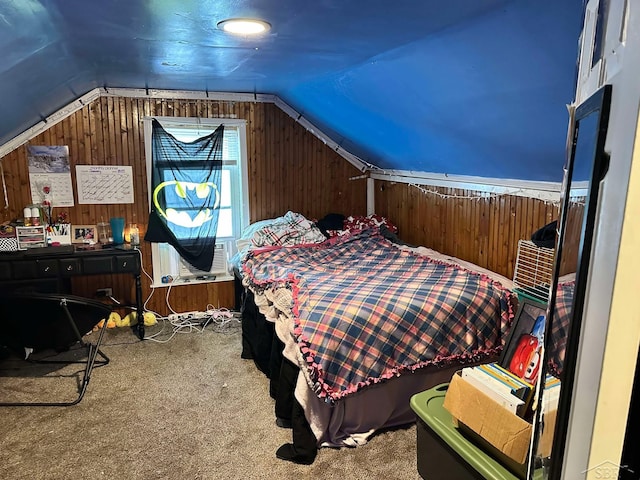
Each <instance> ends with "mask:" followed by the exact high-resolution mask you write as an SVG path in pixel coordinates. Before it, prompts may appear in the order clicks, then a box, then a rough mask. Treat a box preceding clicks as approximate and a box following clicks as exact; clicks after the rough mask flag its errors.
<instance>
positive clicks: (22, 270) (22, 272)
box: [11, 260, 38, 280]
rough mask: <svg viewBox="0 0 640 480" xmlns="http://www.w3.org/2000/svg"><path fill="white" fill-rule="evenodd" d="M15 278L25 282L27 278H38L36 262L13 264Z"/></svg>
mask: <svg viewBox="0 0 640 480" xmlns="http://www.w3.org/2000/svg"><path fill="white" fill-rule="evenodd" d="M11 263H12V265H11V266H12V267H13V268H12V269H13V278H14V279H15V280H24V279H26V278H38V265H37V264H36V261H35V260H28V261H18V262H11Z"/></svg>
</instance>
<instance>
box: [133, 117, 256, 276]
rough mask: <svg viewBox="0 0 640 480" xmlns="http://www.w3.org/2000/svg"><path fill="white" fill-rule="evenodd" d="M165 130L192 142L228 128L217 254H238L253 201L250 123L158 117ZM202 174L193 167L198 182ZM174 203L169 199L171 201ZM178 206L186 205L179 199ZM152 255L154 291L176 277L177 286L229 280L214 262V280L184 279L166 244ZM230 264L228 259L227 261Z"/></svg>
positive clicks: (148, 126)
mask: <svg viewBox="0 0 640 480" xmlns="http://www.w3.org/2000/svg"><path fill="white" fill-rule="evenodd" d="M154 118H155V119H156V120H157V121H158V122H160V124H161V125H162V127H163V128H164V129H165V130H166V131H167V132H169V133H170V134H171V135H173V136H174V137H175V138H177V139H178V140H181V141H184V142H190V141H193V140H195V139H197V138H200V137H203V136H205V135H208V134H210V133H211V132H213V131H214V130H215V129H216V128H217V127H218V126H219V125H220V124H224V126H225V129H224V138H223V145H222V147H223V159H222V161H223V164H222V184H221V187H220V190H221V192H220V193H221V195H220V216H219V219H218V230H217V235H216V254H218V251H220V252H224V255H225V256H226V258H230V257H231V256H232V255H233V254H234V253H235V240H236V239H237V238H239V237H240V233H241V232H242V230H243V229H244V227H246V226H247V225H248V222H249V199H248V193H247V190H248V187H247V183H248V182H247V146H246V145H247V144H246V121H245V120H237V119H227V118H185V117H154ZM152 119H153V118H151V117H148V118H145V119H144V134H145V152H146V164H147V185H148V190H149V205H151V198H150V197H151V190H152V189H151V135H152V129H151V121H152ZM201 173H202V171H200V170H198V168H197V165H194V166H193V174H194V178H199V177H200V174H201ZM170 200H171V199H169V201H170ZM175 200H176V206H177V205H184V204H183V203H182V202H179V199H178V197H177V195H176V198H175ZM173 233H174V234H175V235H176V236H177V237H178V238H180V237H183V238H184V235H185V232H181V228H180V227H178V226H176V227H175V229H174V230H173ZM151 255H152V261H153V285H152V286H154V287H157V286H162V285H166V282H163V281H162V279H163V277H167V276H171V277H173V279H174V281H175V282H176V284H179V283H187V282H188V283H200V282H205V281H209V282H210V281H222V280H229V279H230V275H229V274H228V273H226V274H224V275H220V273H219V270H220V263H219V262H220V261H221V259H219V258H217V259H214V264H215V268H216V269H217V270H218V273H217V274H216V275H215V279H214V278H213V276H206V275H199V276H195V277H191V278H185V275H184V274H183V275H182V277H181V271H182V272H184V269H181V267H182V266H183V263H182V262H181V259H180V256H179V255H178V253H177V252H176V251H175V249H174V248H173V247H172V246H171V245H169V244H166V243H152V244H151ZM225 260H226V259H225Z"/></svg>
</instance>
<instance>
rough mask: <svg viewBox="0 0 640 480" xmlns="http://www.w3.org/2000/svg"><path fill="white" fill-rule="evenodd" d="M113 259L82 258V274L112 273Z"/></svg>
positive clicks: (108, 257) (109, 257)
mask: <svg viewBox="0 0 640 480" xmlns="http://www.w3.org/2000/svg"><path fill="white" fill-rule="evenodd" d="M113 271H114V266H113V257H111V256H104V257H95V258H83V259H82V273H84V274H93V273H113Z"/></svg>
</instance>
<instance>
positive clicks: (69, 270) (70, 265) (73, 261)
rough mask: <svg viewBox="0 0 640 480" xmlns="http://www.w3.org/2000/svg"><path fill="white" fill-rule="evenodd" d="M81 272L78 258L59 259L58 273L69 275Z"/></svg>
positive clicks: (64, 275)
mask: <svg viewBox="0 0 640 480" xmlns="http://www.w3.org/2000/svg"><path fill="white" fill-rule="evenodd" d="M81 273H82V269H81V268H80V259H79V258H63V259H61V260H60V275H62V276H63V277H71V276H73V275H80V274H81Z"/></svg>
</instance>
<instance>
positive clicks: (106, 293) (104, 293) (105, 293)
mask: <svg viewBox="0 0 640 480" xmlns="http://www.w3.org/2000/svg"><path fill="white" fill-rule="evenodd" d="M111 296H113V290H111V289H110V288H99V289H98V290H96V297H111Z"/></svg>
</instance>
